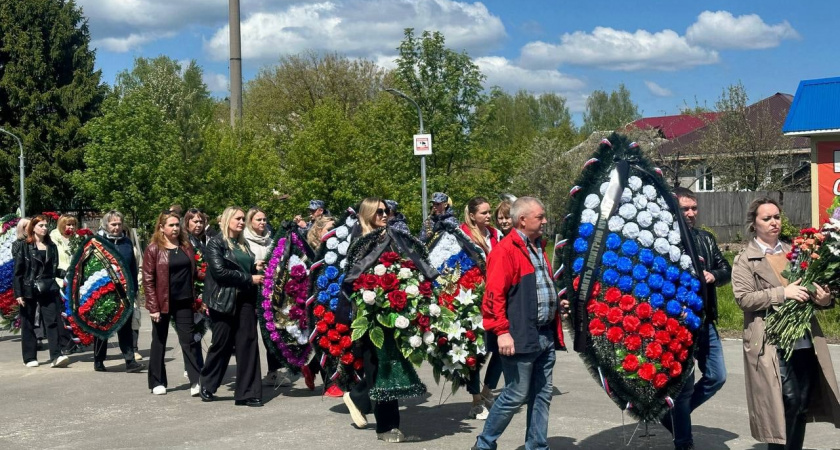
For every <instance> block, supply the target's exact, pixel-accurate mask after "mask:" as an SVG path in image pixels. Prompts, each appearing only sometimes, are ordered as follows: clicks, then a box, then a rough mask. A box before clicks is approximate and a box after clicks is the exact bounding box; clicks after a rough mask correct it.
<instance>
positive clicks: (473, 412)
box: [469, 404, 490, 420]
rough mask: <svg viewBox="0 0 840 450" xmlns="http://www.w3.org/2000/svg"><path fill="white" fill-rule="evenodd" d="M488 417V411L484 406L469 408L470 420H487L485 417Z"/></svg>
mask: <svg viewBox="0 0 840 450" xmlns="http://www.w3.org/2000/svg"><path fill="white" fill-rule="evenodd" d="M489 415H490V411H488V410H487V408H485V407H484V404H479V405H473V406H472V408H470V416H469V417H470V419H476V420H487V416H489Z"/></svg>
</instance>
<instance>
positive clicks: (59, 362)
mask: <svg viewBox="0 0 840 450" xmlns="http://www.w3.org/2000/svg"><path fill="white" fill-rule="evenodd" d="M68 364H70V358H68V357H67V356H65V355H61V356H59V357H58V358H56V359H55V361H53V363H52V364H51V365H50V367H67V365H68Z"/></svg>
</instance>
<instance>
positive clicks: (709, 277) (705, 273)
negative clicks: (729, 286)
mask: <svg viewBox="0 0 840 450" xmlns="http://www.w3.org/2000/svg"><path fill="white" fill-rule="evenodd" d="M703 276H704V277H706V284H715V276H714V275H712V272H709V271H708V270H704V271H703Z"/></svg>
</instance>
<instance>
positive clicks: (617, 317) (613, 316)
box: [607, 307, 624, 323]
mask: <svg viewBox="0 0 840 450" xmlns="http://www.w3.org/2000/svg"><path fill="white" fill-rule="evenodd" d="M623 318H624V314H623V313H622V312H621V309H619V308H616V307H612V308H610V310H609V311H607V321H609V322H610V323H618V322H621V319H623Z"/></svg>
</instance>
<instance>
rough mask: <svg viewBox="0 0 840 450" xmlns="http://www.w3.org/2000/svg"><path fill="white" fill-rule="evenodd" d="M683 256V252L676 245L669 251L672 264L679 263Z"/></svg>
mask: <svg viewBox="0 0 840 450" xmlns="http://www.w3.org/2000/svg"><path fill="white" fill-rule="evenodd" d="M681 255H682V250H680V248H679V247H677V246H676V245H672V246H671V248H670V249H668V257H670V258H671V262H674V263H675V262H679V260H680V256H681Z"/></svg>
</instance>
